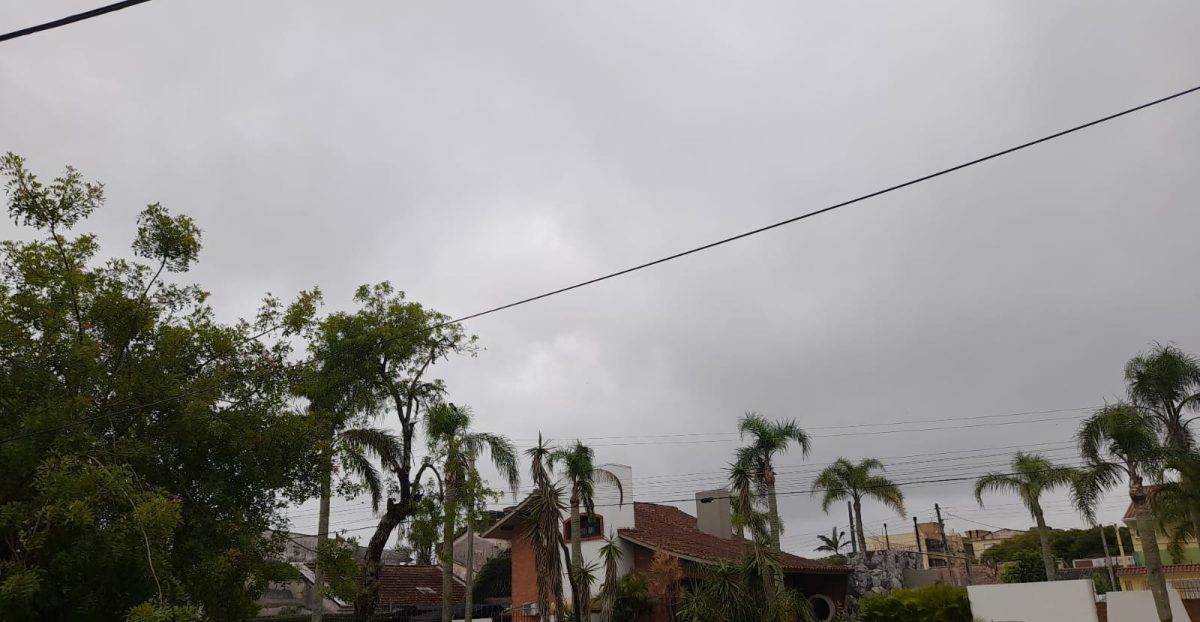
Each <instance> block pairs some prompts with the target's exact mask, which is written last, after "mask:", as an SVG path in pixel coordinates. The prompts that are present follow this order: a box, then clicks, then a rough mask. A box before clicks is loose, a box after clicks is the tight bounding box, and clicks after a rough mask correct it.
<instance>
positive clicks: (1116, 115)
mask: <svg viewBox="0 0 1200 622" xmlns="http://www.w3.org/2000/svg"><path fill="white" fill-rule="evenodd" d="M140 1H141V2H145V1H148V0H140ZM134 3H137V0H131V1H130V2H121V3H117V4H114V5H109V6H108V7H103V8H101V9H95V10H94V11H92V12H89V13H93V12H95V11H102V12H108V11H113V10H117V9H119V8H125V6H132V4H134ZM114 7H115V8H114ZM89 13H81V14H80V15H82V16H85V17H79V16H72V17H68V18H64V19H65V20H71V21H79V19H86V18H87V17H90V16H94V15H89ZM96 14H97V15H98V14H101V13H96ZM76 18H78V19H76ZM59 21H62V20H59ZM71 21H67V22H64V23H71ZM51 24H56V22H51ZM57 25H62V24H57ZM49 27H54V26H53V25H45V24H44V25H43V26H35V27H34V29H35V30H34V32H36V31H37V30H39V29H40V30H45V29H46V28H49ZM26 30H28V29H26ZM20 32H24V31H18V33H20ZM25 34H29V33H25ZM4 36H5V37H8V38H13V37H14V36H21V35H20V34H16V33H9V34H8V35H4ZM3 40H4V39H2V38H0V41H3ZM1196 91H1200V85H1198V86H1193V87H1191V88H1188V89H1185V90H1182V91H1178V92H1176V93H1172V94H1170V95H1167V96H1165V97H1160V98H1158V99H1155V100H1153V101H1149V102H1146V103H1144V104H1140V105H1138V106H1134V107H1132V108H1126V109H1125V110H1122V111H1120V112H1116V113H1113V114H1110V115H1107V116H1104V117H1100V118H1098V119H1094V120H1092V121H1088V122H1086V123H1082V124H1079V125H1076V126H1074V127H1070V128H1068V129H1065V130H1061V131H1058V132H1055V133H1053V134H1048V135H1046V136H1043V137H1041V138H1037V139H1034V140H1031V141H1028V142H1024V143H1021V144H1019V145H1016V146H1013V147H1009V148H1007V149H1003V150H1001V151H996V152H993V153H991V154H989V155H985V156H982V157H979V158H975V159H974V160H969V161H967V162H963V163H961V164H957V165H955V166H951V167H949V168H944V169H941V170H939V171H935V172H933V173H929V174H926V175H923V176H921V177H916V178H914V179H910V180H908V181H905V182H901V183H898V184H896V185H893V186H889V187H887V188H883V189H880V190H875V191H873V192H869V193H867V194H863V195H859V196H857V197H855V198H852V199H848V200H846V201H842V202H841V203H835V204H833V205H829V206H826V207H823V208H820V209H816V210H812V211H810V212H805V213H803V214H800V215H798V216H793V217H791V218H787V219H785V220H781V221H778V222H775V223H772V224H769V225H765V226H762V227H759V228H757V229H751V230H750V231H745V232H743V233H739V234H736V235H732V236H729V237H726V238H722V239H719V240H716V241H713V242H709V243H707V244H702V245H700V246H696V247H693V248H690V249H687V250H684V251H680V252H677V253H674V254H671V255H667V256H665V257H660V258H658V259H654V260H651V261H647V262H645V263H641V264H637V265H634V266H631V267H628V268H624V269H622V270H618V271H616V272H610V273H608V274H605V275H602V276H598V277H595V278H591V279H588V280H586V281H581V282H578V283H575V284H573V285H568V286H566V287H560V288H558V289H555V290H551V291H548V292H544V293H542V294H537V295H535V296H530V297H528V298H523V299H521V300H517V301H514V302H510V303H507V304H503V305H500V306H497V307H492V308H490V309H485V310H483V311H478V312H475V313H471V314H468V315H464V316H461V317H458V318H455V319H451V320H446V321H444V322H440V323H436V324H432V325H430V326H427V327H422V328H421V329H419V330H417V331H413V332H410V333H403V334H400V335H394V336H392V337H389V338H387V339H385V340H383V341H382V343H390V342H391V341H396V340H399V339H404V338H407V337H410V336H413V335H415V334H419V333H424V332H427V331H432V330H437V329H439V328H444V327H446V326H452V325H455V324H460V323H462V322H466V321H468V320H473V319H476V318H480V317H483V316H485V315H491V314H493V313H498V312H500V311H504V310H507V309H512V308H514V307H519V306H522V305H525V304H529V303H531V302H535V301H538V300H541V299H543V298H549V297H551V296H556V295H558V294H562V293H566V292H569V291H572V290H576V289H580V288H583V287H587V286H589V285H594V284H596V283H600V282H602V281H607V280H610V279H614V278H616V277H619V276H623V275H626V274H630V273H633V272H637V271H640V270H644V269H646V268H650V267H653V266H657V265H659V264H663V263H666V262H669V261H673V260H676V259H680V258H683V257H687V256H689V255H693V254H696V253H700V252H702V251H706V250H709V249H712V248H716V247H718V246H723V245H725V244H729V243H731V242H736V241H738V240H741V239H743V238H748V237H751V236H754V235H758V234H760V233H765V232H767V231H771V230H774V229H777V228H780V227H783V226H786V225H790V224H793V223H797V222H800V221H802V220H806V219H808V218H812V217H813V216H818V215H821V214H824V213H826V212H831V211H833V210H836V209H840V208H843V207H847V206H850V205H854V204H856V203H860V202H862V201H866V200H868V199H872V198H875V197H878V196H882V195H885V194H888V193H891V192H895V191H897V190H901V189H903V188H907V187H909V186H913V185H916V184H919V183H922V182H926V181H929V180H931V179H935V178H938V177H941V176H943V175H948V174H950V173H953V172H956V171H960V170H962V169H965V168H969V167H972V166H976V165H978V164H982V163H984V162H988V161H990V160H994V159H996V158H1000V157H1003V156H1006V155H1008V154H1011V153H1015V152H1017V151H1021V150H1024V149H1028V148H1030V147H1033V146H1036V145H1039V144H1041V143H1044V142H1048V141H1051V140H1054V139H1057V138H1061V137H1063V136H1066V135H1068V134H1073V133H1075V132H1079V131H1081V130H1084V129H1087V128H1090V127H1093V126H1096V125H1100V124H1102V123H1107V122H1109V121H1112V120H1114V119H1118V118H1120V117H1124V116H1126V115H1130V114H1133V113H1135V112H1138V111H1140V110H1144V109H1146V108H1150V107H1152V106H1157V105H1159V104H1163V103H1166V102H1168V101H1171V100H1174V99H1177V98H1180V97H1183V96H1185V95H1190V94H1191V93H1194V92H1196ZM368 345H375V346H378V345H379V344H378V343H375V344H368ZM312 362H313V361H312V360H311V359H310V360H309V361H306V362H304V363H301V364H298V365H297V366H303V365H308V364H311V363H312ZM200 392H201V391H193V392H191V393H190V394H191V395H196V394H198V393H200ZM186 395H188V394H187V393H185V394H181V395H180V396H178V397H183V396H186ZM150 405H153V403H152V404H150ZM150 405H146V406H143V407H148V406H150ZM111 416H113V414H108V415H104V417H111ZM98 418H99V417H96V418H91V420H96V419H98ZM86 421H88V420H82V421H81V422H80V424H82V423H84V422H86ZM59 429H62V428H59ZM50 431H56V430H50ZM50 431H39V432H33V433H30V434H25V435H21V436H18V437H8V438H5V439H2V440H0V444H3V443H7V442H10V441H13V440H19V439H20V438H27V437H29V436H30V435H35V434H43V433H48V432H50ZM829 436H838V435H829Z"/></svg>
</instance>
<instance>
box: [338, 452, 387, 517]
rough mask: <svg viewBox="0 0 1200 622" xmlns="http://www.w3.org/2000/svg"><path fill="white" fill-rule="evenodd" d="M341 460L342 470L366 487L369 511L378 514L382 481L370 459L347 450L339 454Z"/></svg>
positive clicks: (381, 499) (381, 496) (382, 487)
mask: <svg viewBox="0 0 1200 622" xmlns="http://www.w3.org/2000/svg"><path fill="white" fill-rule="evenodd" d="M341 458H342V466H343V468H345V469H346V471H347V472H349V473H352V474H354V475H355V476H356V477H357V478H358V479H359V480H361V481H362V483H363V485H365V486H366V487H367V492H369V493H370V494H371V509H372V510H373V511H375V512H378V511H379V504H380V503H382V501H383V493H384V485H383V479H382V478H381V477H380V476H379V469H377V468H375V465H374V464H373V463H372V462H371V460H370V458H368V457H367V456H365V455H364V454H363V452H362V451H360V450H355V449H349V448H348V449H347V450H346V451H343V452H341Z"/></svg>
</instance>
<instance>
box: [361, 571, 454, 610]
mask: <svg viewBox="0 0 1200 622" xmlns="http://www.w3.org/2000/svg"><path fill="white" fill-rule="evenodd" d="M453 585H454V603H455V604H459V605H461V604H462V603H463V602H464V601H465V599H466V593H465V592H464V591H463V585H462V583H459V582H458V580H457V579H455V580H454V582H453ZM417 588H427V590H426V589H422V590H418V589H417ZM428 590H432V592H429V591H428ZM441 604H442V569H441V568H439V567H437V566H393V565H386V566H383V568H382V569H381V571H380V574H379V607H380V608H381V609H385V610H386V609H398V608H401V607H439V606H441Z"/></svg>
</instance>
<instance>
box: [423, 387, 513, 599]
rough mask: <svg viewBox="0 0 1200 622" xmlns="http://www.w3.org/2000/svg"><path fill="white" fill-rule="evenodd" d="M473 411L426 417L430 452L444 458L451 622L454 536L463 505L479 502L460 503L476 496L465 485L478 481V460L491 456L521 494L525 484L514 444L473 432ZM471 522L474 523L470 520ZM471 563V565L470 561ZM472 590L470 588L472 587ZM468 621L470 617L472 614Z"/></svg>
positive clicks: (445, 568)
mask: <svg viewBox="0 0 1200 622" xmlns="http://www.w3.org/2000/svg"><path fill="white" fill-rule="evenodd" d="M471 419H472V412H471V409H470V408H468V407H466V406H461V407H460V406H455V405H454V404H444V403H443V404H436V405H434V406H432V407H430V408H429V410H428V411H427V413H426V417H425V434H426V437H427V439H428V443H429V452H430V454H432V455H436V456H439V457H441V458H443V462H442V482H443V486H444V492H443V495H442V496H443V508H444V510H445V522H444V523H443V531H442V620H443V622H450V620H452V619H453V613H454V591H453V587H454V532H455V523H456V519H457V518H458V510H459V502H460V501H465V502H466V504H467V505H469V506H470V507H474V505H475V503H474V502H475V499H474V498H467V499H459V497H460V496H462V495H463V493H466V496H468V497H470V496H472V493H471V491H470V490H469V489H464V488H463V486H464V484H466V483H468V482H469V481H470V480H472V479H478V473H477V472H475V459H476V457H478V456H479V455H481V454H483V453H484V452H487V453H489V454H490V455H491V459H492V464H494V465H495V466H496V469H497V470H498V471H499V472H500V476H501V477H503V478H504V480H505V482H506V483H507V484H508V485H509V487H510V488H511V489H512V491H513V496H514V497H515V496H516V494H517V492H516V491H517V486H519V485H520V482H521V474H520V471H519V470H518V463H517V450H516V448H515V447H513V444H512V441H510V440H508V439H507V438H505V437H504V436H501V435H499V434H491V433H488V432H474V431H472V430H471ZM467 520H471V517H470V516H468V517H467ZM467 563H471V562H470V560H468V562H467ZM468 589H469V586H468ZM467 619H468V620H469V619H470V616H469V614H468V618H467Z"/></svg>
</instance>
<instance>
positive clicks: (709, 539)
mask: <svg viewBox="0 0 1200 622" xmlns="http://www.w3.org/2000/svg"><path fill="white" fill-rule="evenodd" d="M601 468H604V469H606V470H608V471H611V472H613V473H614V474H616V475H617V477H618V478H619V479H620V480H621V482H622V487H623V488H624V492H625V498H626V499H628V498H630V497H632V496H633V492H634V491H633V477H632V469H630V468H629V467H627V466H623V465H604V466H603V467H601ZM695 497H696V516H692V515H691V514H688V513H687V512H684V511H683V510H680V509H679V508H676V507H674V506H669V505H660V504H656V503H642V502H628V501H627V502H625V503H620V502H619V497H618V494H617V491H616V487H615V486H612V485H611V484H600V483H597V485H596V512H595V514H594V515H591V516H586V517H585V518H584V521H583V522H584V525H583V526H584V528H583V542H582V548H583V557H584V563H585V564H588V563H595V564H597V567H599V568H603V560H601V558H600V554H599V551H600V547H601V546H602V545H603V544H604V537H605V536H606V535H608V534H614V535H616V536H617V541H618V543H619V545H620V546H621V549H622V551H623V552H624V555H623V556H622V558H621V562H620V564H619V567H618V572H619V573H620V574H621V575H624V574H627V573H629V572H632V571H638V572H645V571H646V570H648V569H649V567H650V562H651V558H652V557H653V556H654V553H655V552H657V551H663V552H665V553H667V554H668V555H671V556H673V557H675V558H677V559H679V560H680V562H681V566H682V567H683V569H684V580H685V581H687V580H689V579H698V578H700V577H702V576H703V573H702V570H703V568H702V567H703V566H705V565H710V564H715V563H719V562H723V561H736V560H739V559H741V558H742V557H743V556H744V555H745V550H746V548H745V547H746V541H745V540H741V539H738V538H737V536H735V535H734V534H733V521H732V512H731V508H730V504H729V498H728V492H726V491H725V490H716V491H705V492H700V493H696V495H695ZM523 510H524V503H522V504H520V505H517V506H516V507H515V508H513V510H512V511H510V512H509V513H508V514H507V515H506V516H505V517H504V518H503V519H501V520H499V521H497V523H496V524H495V525H493V526H492V527H491V528H490V529H488V530H487V531H486V532H484V533H483V534H482V535H483V537H486V538H502V539H506V540H509V541H510V542H511V544H512V568H513V569H512V604H513V609H514V619H516V620H552V619H553V617H552V616H545V615H539V614H538V612H537V611H536V609H537V606H536V602H537V582H536V579H537V573H538V569H537V568H536V567H535V565H534V557H533V549H532V548H531V546H530V544H529V542H528V539H527V538H526V536H525V534H524V525H523V524H522V523H523ZM563 522H564V524H563V530H564V538H565V539H566V540H567V541H568V543H569V536H570V529H569V524H568V523H569V517H567V516H564V521H563ZM781 561H782V563H783V569H784V583H785V585H786V586H787V587H789V588H793V589H796V590H798V591H799V592H801V593H802V594H804V595H805V596H806V597H808V599H809V601H810V602H811V603H812V604H813V607H814V609H815V610H816V612H817V613H818V614H820V615H819V617H818V618H817V619H818V620H822V621H823V620H831V619H832V618H833V615H834V613H835V612H836V610H838V609H840V608H841V607H842V606H843V604H844V603H845V599H846V593H847V586H848V576H849V574H850V572H851V571H850V569H848V568H846V567H843V566H830V565H826V564H822V563H820V562H815V561H812V560H809V559H805V558H803V557H798V556H796V555H792V554H790V553H784V554H783V555H782V559H781ZM563 567H564V569H565V568H566V564H565V563H564V565H563ZM601 572H602V571H601ZM563 589H564V592H565V593H566V599H567V600H568V601H569V600H570V598H571V596H570V583H569V582H568V581H567V579H566V577H565V575H564V577H563ZM664 613H665V612H655V615H654V619H656V620H657V619H666V618H665V617H662V615H663V614H664Z"/></svg>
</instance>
